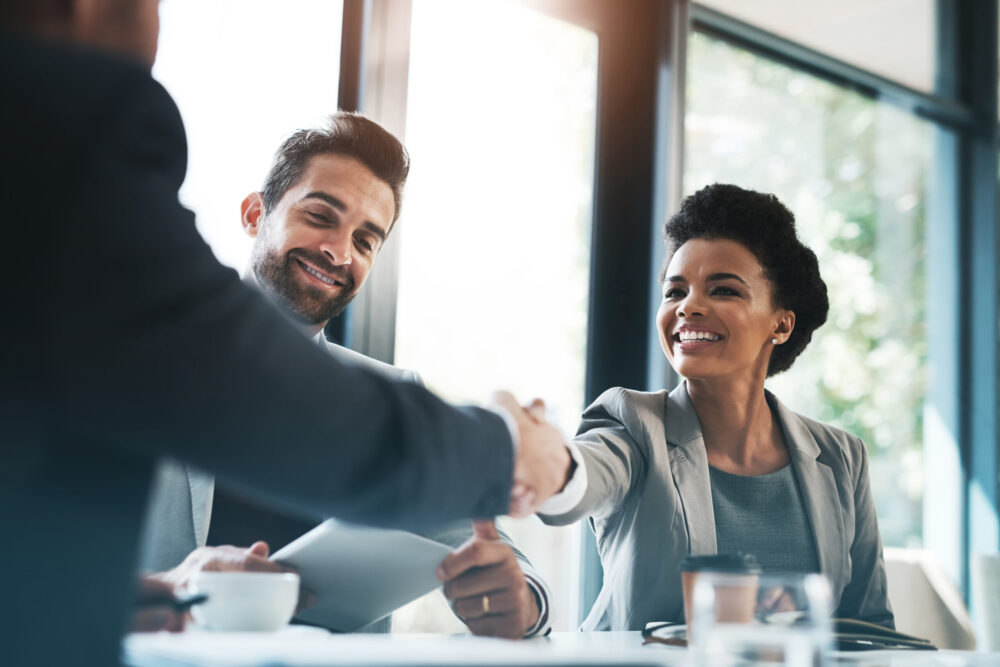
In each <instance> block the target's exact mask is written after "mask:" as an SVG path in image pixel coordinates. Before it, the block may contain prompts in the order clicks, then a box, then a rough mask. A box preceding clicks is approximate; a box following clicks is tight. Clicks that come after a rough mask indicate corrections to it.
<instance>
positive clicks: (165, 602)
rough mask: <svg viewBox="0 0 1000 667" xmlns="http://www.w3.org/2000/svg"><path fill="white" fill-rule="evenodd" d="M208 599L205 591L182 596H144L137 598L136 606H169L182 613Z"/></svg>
mask: <svg viewBox="0 0 1000 667" xmlns="http://www.w3.org/2000/svg"><path fill="white" fill-rule="evenodd" d="M206 600H208V595H206V594H205V593H192V594H191V595H185V596H183V597H179V598H175V597H171V598H145V599H142V600H139V601H138V602H137V603H136V606H137V607H139V608H140V609H142V608H147V607H170V608H171V609H173V610H174V611H176V612H177V613H178V614H183V613H185V612H186V611H188V610H189V609H190V608H191V607H193V606H195V605H196V604H201V603H202V602H205V601H206Z"/></svg>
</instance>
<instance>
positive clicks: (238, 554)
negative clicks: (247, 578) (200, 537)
mask: <svg viewBox="0 0 1000 667" xmlns="http://www.w3.org/2000/svg"><path fill="white" fill-rule="evenodd" d="M269 554H270V547H268V546H267V542H254V543H253V544H251V545H250V546H249V547H248V548H246V549H244V548H242V547H234V546H228V545H227V546H219V547H199V548H197V549H195V550H194V551H192V552H191V553H189V554H188V556H187V558H185V559H184V562H183V563H181V564H180V565H178V566H177V567H175V568H174V569H172V570H169V571H167V572H161V573H159V574H154V575H152V576H153V577H154V578H155V579H158V580H159V581H163V582H165V583H167V584H169V585H171V586H172V587H173V588H174V590H180V589H183V588H186V587H187V585H188V583H189V582H190V581H191V578H192V577H194V575H195V573H197V572H295V569H294V568H291V567H288V566H287V565H282V564H281V563H277V562H275V561H272V560H268V558H267V557H268V555H269ZM314 604H316V596H315V595H314V594H312V593H310V592H308V591H305V590H300V591H299V606H298V610H299V611H301V610H302V609H308V608H309V607H311V606H313V605H314Z"/></svg>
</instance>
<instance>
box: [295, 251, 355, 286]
mask: <svg viewBox="0 0 1000 667" xmlns="http://www.w3.org/2000/svg"><path fill="white" fill-rule="evenodd" d="M295 263H296V264H298V266H299V268H301V269H302V271H303V272H304V273H305V274H306V275H307V276H309V277H310V278H312V279H314V280H315V281H316V282H319V283H320V284H322V285H324V286H325V287H341V288H342V287H344V286H345V285H344V282H343V281H342V280H338V279H337V278H334V277H333V276H331V275H329V274H327V273H324V272H323V271H320V270H319V269H317V268H316V267H314V266H312V265H311V264H306V263H305V262H303V261H302V260H300V259H298V258H296V259H295Z"/></svg>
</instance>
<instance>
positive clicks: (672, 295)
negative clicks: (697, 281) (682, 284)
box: [663, 287, 684, 299]
mask: <svg viewBox="0 0 1000 667" xmlns="http://www.w3.org/2000/svg"><path fill="white" fill-rule="evenodd" d="M683 296H684V290H682V289H678V288H676V287H674V288H672V289H668V290H667V291H666V292H664V293H663V298H664V299H680V298H682V297H683Z"/></svg>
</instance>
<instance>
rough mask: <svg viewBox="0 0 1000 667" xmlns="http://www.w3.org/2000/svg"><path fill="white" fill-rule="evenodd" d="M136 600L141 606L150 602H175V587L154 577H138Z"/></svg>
mask: <svg viewBox="0 0 1000 667" xmlns="http://www.w3.org/2000/svg"><path fill="white" fill-rule="evenodd" d="M135 598H136V602H137V603H140V604H141V603H143V602H148V601H150V600H154V601H155V600H164V601H167V600H173V599H174V587H173V586H172V585H170V584H169V583H167V582H165V581H161V580H159V579H155V578H153V577H148V576H145V577H138V581H137V585H136V591H135Z"/></svg>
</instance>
